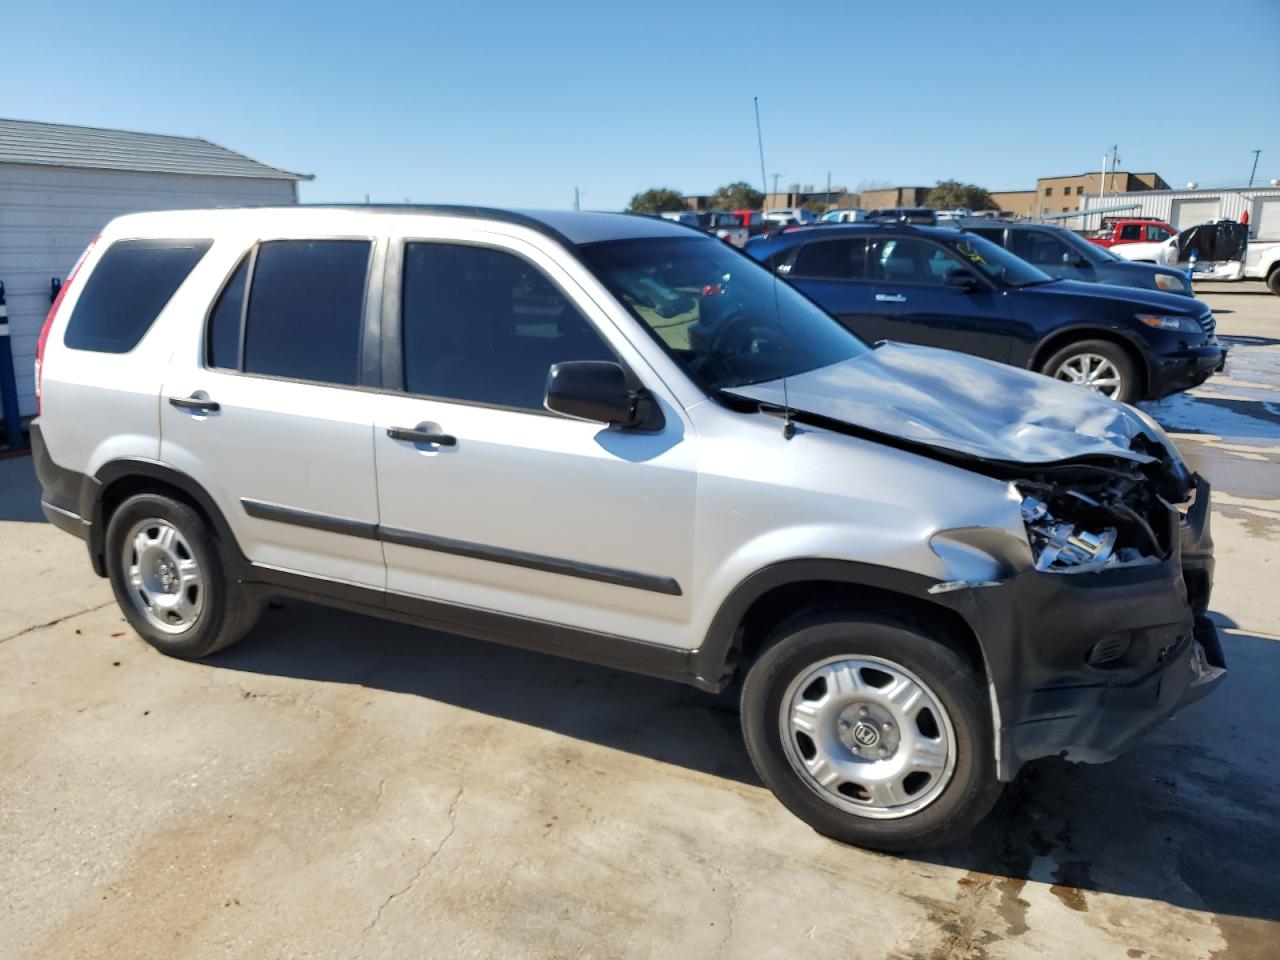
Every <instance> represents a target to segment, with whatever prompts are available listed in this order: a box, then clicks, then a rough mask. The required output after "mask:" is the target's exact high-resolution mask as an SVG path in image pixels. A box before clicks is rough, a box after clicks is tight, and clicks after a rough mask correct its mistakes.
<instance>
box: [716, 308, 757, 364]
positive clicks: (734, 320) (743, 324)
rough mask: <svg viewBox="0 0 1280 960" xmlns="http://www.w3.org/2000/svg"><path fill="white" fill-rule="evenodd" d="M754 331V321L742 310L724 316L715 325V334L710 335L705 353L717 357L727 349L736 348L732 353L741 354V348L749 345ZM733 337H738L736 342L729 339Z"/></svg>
mask: <svg viewBox="0 0 1280 960" xmlns="http://www.w3.org/2000/svg"><path fill="white" fill-rule="evenodd" d="M754 329H755V321H754V320H752V319H751V316H750V315H749V314H747V313H746V312H745V311H744V310H741V309H738V310H735V311H733V312H732V313H728V314H726V315H725V316H723V317H721V318H720V322H719V323H718V324H717V325H716V331H715V333H713V334H712V335H711V342H710V343H709V344H708V345H707V353H709V354H711V355H712V356H715V357H718V356H720V355H721V354H723V353H724V352H725V350H726V348H728V347H732V348H737V349H734V350H733V352H734V353H741V352H742V349H741V348H743V347H746V346H749V345H750V342H751V334H752V332H753V330H754ZM734 335H737V336H738V337H739V340H738V341H736V342H734V341H731V340H730V337H731V336H734Z"/></svg>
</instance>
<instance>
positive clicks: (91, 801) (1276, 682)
mask: <svg viewBox="0 0 1280 960" xmlns="http://www.w3.org/2000/svg"><path fill="white" fill-rule="evenodd" d="M1232 289H1233V291H1237V292H1233V293H1232V295H1231V296H1230V297H1229V298H1227V297H1223V298H1220V299H1219V300H1218V301H1215V300H1213V299H1212V297H1211V298H1210V303H1211V304H1214V303H1216V304H1217V305H1221V306H1224V307H1226V308H1227V309H1230V310H1232V311H1233V312H1232V313H1229V314H1228V313H1224V314H1223V315H1222V316H1221V329H1222V330H1223V332H1224V334H1226V335H1236V336H1238V337H1239V341H1238V343H1239V345H1238V346H1237V348H1236V349H1237V354H1236V356H1235V357H1234V358H1233V364H1234V365H1235V369H1236V372H1237V379H1236V382H1233V383H1230V384H1227V385H1226V387H1225V388H1224V391H1225V392H1226V393H1229V399H1230V400H1231V403H1232V406H1231V408H1230V410H1229V414H1230V415H1229V416H1228V415H1227V414H1225V413H1223V412H1222V411H1221V410H1219V411H1218V412H1216V413H1214V414H1213V416H1214V418H1215V419H1214V421H1213V425H1214V427H1215V429H1214V430H1213V431H1207V430H1199V431H1198V432H1197V422H1198V421H1197V420H1196V417H1197V416H1198V412H1197V411H1198V409H1199V408H1198V407H1197V404H1204V403H1207V402H1208V401H1209V400H1212V399H1213V398H1214V396H1215V395H1216V393H1215V391H1217V390H1218V388H1217V387H1216V386H1215V385H1214V384H1213V383H1212V382H1211V383H1210V384H1208V385H1206V387H1205V388H1203V389H1201V390H1197V391H1196V392H1195V395H1194V396H1193V397H1192V398H1190V399H1182V400H1177V401H1176V403H1175V404H1173V405H1168V404H1161V405H1157V406H1156V407H1155V408H1154V410H1155V413H1156V415H1157V416H1161V415H1162V413H1168V414H1169V416H1170V419H1171V421H1176V424H1178V425H1181V427H1180V429H1179V433H1178V439H1179V443H1180V444H1181V445H1182V446H1183V447H1184V448H1185V450H1186V451H1187V452H1188V454H1189V456H1191V458H1192V459H1193V461H1194V462H1195V463H1196V464H1197V466H1198V467H1200V468H1201V469H1203V470H1204V471H1205V472H1206V473H1207V474H1208V475H1209V477H1210V479H1211V480H1212V481H1213V483H1214V485H1215V490H1216V492H1217V494H1218V496H1219V498H1220V499H1219V501H1218V504H1219V506H1218V509H1217V510H1216V512H1215V516H1214V533H1215V537H1216V538H1217V541H1218V558H1219V559H1218V586H1217V589H1216V591H1215V598H1216V599H1215V604H1214V610H1215V613H1216V615H1217V616H1218V617H1219V622H1220V623H1221V624H1223V626H1224V629H1225V643H1226V646H1227V655H1228V657H1229V659H1230V663H1231V667H1232V673H1231V676H1230V677H1229V678H1228V681H1227V684H1226V685H1225V686H1224V687H1223V689H1222V690H1221V691H1220V692H1219V693H1217V694H1216V695H1215V696H1214V697H1213V698H1211V699H1210V700H1207V701H1205V702H1204V703H1202V704H1198V705H1196V706H1194V707H1192V708H1190V709H1188V710H1187V711H1185V712H1184V713H1183V714H1182V715H1181V716H1179V717H1177V718H1176V719H1175V720H1174V721H1172V722H1171V723H1169V724H1168V725H1166V726H1164V727H1162V728H1161V729H1159V730H1158V731H1156V732H1155V733H1154V734H1152V735H1151V736H1150V737H1149V738H1148V739H1147V740H1145V741H1144V742H1143V744H1142V745H1141V746H1140V747H1139V748H1138V749H1136V750H1135V751H1134V752H1133V753H1132V754H1130V755H1129V756H1126V757H1124V758H1122V759H1121V760H1119V761H1117V762H1115V763H1113V764H1109V765H1106V766H1100V767H1072V766H1068V765H1066V764H1062V763H1058V762H1054V761H1047V762H1042V763H1039V764H1035V765H1033V766H1032V767H1031V768H1030V769H1029V770H1028V771H1027V775H1026V776H1025V777H1024V778H1023V780H1021V781H1020V782H1019V783H1018V784H1016V785H1015V786H1014V787H1013V788H1012V789H1011V790H1010V791H1009V792H1008V794H1007V795H1006V798H1005V799H1004V801H1002V803H1001V805H1000V806H999V807H998V808H997V810H996V812H995V814H994V815H993V816H992V817H991V818H989V820H988V821H986V822H984V823H983V824H982V825H981V827H980V828H979V829H978V830H977V831H975V833H974V835H973V836H972V837H971V838H969V839H968V840H967V841H966V842H964V843H962V844H959V845H957V846H956V847H955V848H953V849H950V850H944V851H938V852H936V853H933V854H930V855H928V856H918V857H891V856H884V855H880V854H873V853H868V852H866V851H862V850H856V849H853V848H849V847H843V846H840V845H838V844H835V843H832V842H829V841H827V840H824V839H823V838H821V837H818V836H816V835H815V834H814V833H813V832H812V831H810V830H808V829H807V828H806V827H804V826H803V825H802V824H800V823H799V822H798V821H796V820H795V819H794V818H793V817H791V816H790V815H789V814H788V813H787V812H786V811H785V810H783V809H782V807H781V806H780V805H779V804H777V802H776V801H774V800H773V798H772V797H771V796H770V795H769V794H768V793H767V791H765V790H764V789H763V788H762V787H761V786H760V785H759V784H758V782H757V781H756V779H755V777H754V774H753V773H752V771H751V769H750V766H749V764H748V762H747V760H746V757H745V754H744V752H743V749H742V746H741V740H740V736H739V732H738V729H737V719H736V717H735V716H734V715H733V714H731V713H726V712H724V711H723V710H722V709H720V708H719V707H718V704H717V703H716V702H715V701H713V700H710V699H708V698H705V697H702V696H701V695H700V694H698V693H696V692H695V691H692V690H687V689H685V688H682V687H677V686H674V685H671V684H665V683H661V682H659V681H655V680H649V679H646V678H643V677H635V676H629V675H624V674H619V673H616V672H614V671H610V670H606V669H600V668H595V667H589V666H585V665H581V664H574V663H569V662H566V661H561V660H556V659H553V658H550V657H541V656H537V655H535V654H531V653H527V652H523V651H519V650H511V649H506V648H500V647H492V646H488V645H485V644H479V643H475V642H471V641H466V640H461V639H458V638H454V637H447V636H443V635H439V634H434V633H430V632H427V631H419V630H413V629H410V628H408V627H404V626H399V625H396V624H389V623H382V622H378V621H373V620H368V619H365V618H362V617H358V616H354V615H349V614H343V613H334V612H331V611H326V610H321V609H318V608H312V607H307V606H303V605H286V606H284V607H283V608H281V609H275V610H271V611H269V612H268V613H267V615H266V616H265V618H264V620H263V622H262V624H261V625H260V627H259V628H258V629H257V630H256V631H255V632H254V633H253V634H252V635H251V636H250V637H249V639H248V640H246V641H245V642H244V643H243V644H241V645H239V646H237V647H234V648H232V649H230V650H227V651H224V652H223V653H220V654H218V655H217V656H216V657H214V658H212V659H210V660H209V661H205V662H202V663H185V662H181V661H177V660H170V659H167V658H165V657H162V656H160V655H158V654H156V653H155V652H154V651H152V650H151V649H150V648H149V647H147V646H146V645H144V644H143V643H141V642H140V641H139V640H138V638H137V637H136V636H135V635H134V634H133V633H132V632H131V631H129V630H128V629H127V627H126V625H125V624H124V622H123V620H122V618H121V617H120V615H119V613H118V611H117V610H116V609H115V608H114V606H112V605H111V603H110V599H111V598H110V592H109V590H108V589H107V587H106V584H105V583H104V582H103V581H101V580H98V579H97V578H96V577H94V576H93V574H92V572H91V571H90V569H89V566H88V562H87V560H86V558H85V556H84V548H83V545H82V544H80V543H79V542H78V541H76V540H74V539H72V538H71V537H68V536H66V535H65V534H62V533H61V532H59V531H57V530H55V529H53V528H51V527H50V526H49V525H48V524H46V523H43V522H42V520H41V518H40V514H39V510H38V497H37V488H36V486H35V484H34V480H33V478H32V476H31V472H30V471H31V466H30V461H26V460H9V461H0V573H2V574H3V577H2V579H0V635H3V636H5V637H8V639H7V640H6V642H4V643H2V644H0V729H2V730H3V732H4V735H3V737H0V774H2V775H0V944H3V947H2V948H0V954H2V955H3V956H4V957H5V958H6V960H8V958H14V960H37V958H39V960H77V958H85V960H89V958H92V960H100V958H103V957H113V958H114V957H121V958H130V960H133V958H141V960H151V958H155V960H174V958H200V960H204V958H215V957H216V958H221V960H225V958H246V960H262V958H294V957H298V958H302V957H306V958H313V960H325V958H335V960H336V958H350V957H355V956H363V957H365V958H370V960H378V958H395V960H401V958H404V957H418V956H432V957H493V956H505V957H574V958H606V957H609V958H612V957H653V958H662V960H669V958H671V957H673V956H676V957H686V956H687V957H723V958H726V960H736V958H742V960H758V958H779V960H782V958H786V960H791V958H793V957H795V956H797V955H798V954H803V955H804V956H805V957H806V958H811V960H822V958H832V960H847V958H851V957H858V958H862V957H865V958H881V957H894V958H897V960H943V958H945V960H951V958H957V957H964V958H970V960H1009V958H1021V957H1054V958H1057V957H1062V956H1065V955H1067V954H1068V953H1069V954H1070V956H1071V957H1072V958H1073V960H1111V958H1117V957H1120V958H1125V957H1127V958H1135V960H1137V958H1144V957H1160V958H1162V960H1205V958H1209V957H1217V958H1231V960H1253V958H1258V960H1263V958H1265V960H1274V958H1275V957H1276V956H1277V955H1280V895H1278V894H1277V892H1276V889H1275V884H1274V879H1275V877H1276V876H1280V828H1278V827H1277V824H1276V820H1275V799H1274V798H1275V796H1276V795H1277V793H1278V792H1280V768H1277V766H1276V765H1275V762H1274V757H1273V756H1272V750H1273V747H1272V745H1273V744H1274V743H1275V742H1276V741H1277V740H1280V715H1278V714H1277V712H1276V711H1275V709H1274V707H1273V704H1274V699H1275V691H1276V689H1277V688H1280V659H1278V657H1280V648H1278V647H1277V646H1276V643H1277V640H1280V616H1277V606H1276V601H1275V597H1274V589H1273V588H1272V585H1273V584H1274V583H1275V582H1276V576H1275V564H1276V562H1277V560H1276V558H1277V556H1280V553H1278V552H1277V549H1276V548H1277V545H1278V544H1280V530H1278V529H1277V527H1278V525H1277V524H1275V523H1270V522H1268V521H1269V519H1270V518H1273V517H1274V516H1275V513H1276V502H1277V500H1280V482H1278V481H1277V473H1276V469H1277V463H1276V461H1275V452H1276V450H1277V449H1280V430H1277V428H1276V424H1275V423H1273V422H1272V420H1269V419H1267V418H1266V417H1262V416H1260V417H1257V418H1251V417H1250V416H1249V415H1248V411H1249V409H1250V408H1249V407H1248V406H1245V405H1242V404H1247V403H1249V402H1252V401H1257V402H1258V403H1262V402H1264V396H1265V395H1260V394H1259V393H1258V391H1274V390H1275V389H1276V387H1277V386H1280V366H1277V365H1275V364H1274V363H1273V362H1272V358H1273V356H1275V355H1280V342H1277V341H1280V336H1277V334H1276V333H1275V331H1276V330H1277V329H1280V299H1277V298H1274V297H1270V296H1267V295H1265V294H1258V295H1255V296H1248V295H1241V294H1240V293H1239V292H1238V291H1239V288H1232ZM1269 371H1277V373H1276V376H1275V377H1274V378H1272V379H1268V377H1272V373H1271V372H1269ZM1259 384H1263V385H1264V386H1259ZM1250 398H1252V400H1251V399H1250ZM1260 409H1264V408H1260ZM1175 415H1176V416H1175ZM1218 428H1221V429H1218ZM1227 428H1231V429H1234V430H1236V431H1237V432H1236V433H1234V434H1233V433H1231V432H1229V431H1228V430H1227Z"/></svg>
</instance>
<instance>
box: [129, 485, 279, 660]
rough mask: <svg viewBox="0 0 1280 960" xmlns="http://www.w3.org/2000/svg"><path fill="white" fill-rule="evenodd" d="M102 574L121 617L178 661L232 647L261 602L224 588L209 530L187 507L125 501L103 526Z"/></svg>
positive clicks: (156, 498) (146, 499)
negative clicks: (104, 565)
mask: <svg viewBox="0 0 1280 960" xmlns="http://www.w3.org/2000/svg"><path fill="white" fill-rule="evenodd" d="M106 550H107V557H106V559H107V575H108V577H109V578H110V580H111V588H112V590H113V591H114V592H115V595H116V602H117V603H119V604H120V609H121V611H123V613H124V615H125V618H126V619H127V620H128V621H129V623H130V625H131V626H132V627H133V629H135V630H136V631H138V633H139V634H140V635H141V636H142V638H143V639H144V640H146V641H147V643H149V644H151V645H152V646H153V647H155V648H156V649H157V650H159V651H161V652H162V653H167V654H169V655H170V656H174V657H182V658H183V659H189V660H190V659H196V658H199V657H204V656H208V655H209V654H211V653H213V652H214V651H216V650H221V649H222V648H223V647H226V646H229V645H230V644H232V643H235V642H236V641H237V640H239V639H240V638H241V637H243V636H244V635H245V634H246V633H247V632H248V631H249V630H250V628H251V627H252V626H253V624H254V623H255V622H256V621H257V619H258V614H259V612H260V610H261V603H260V601H259V600H258V599H257V598H255V597H253V596H250V595H249V594H248V593H247V591H245V590H244V589H243V588H241V587H239V586H238V585H237V584H234V583H232V582H230V581H228V579H227V577H226V576H225V574H224V572H223V566H222V558H221V556H220V555H219V553H218V547H217V542H216V541H215V539H214V537H213V535H212V534H211V532H210V530H209V528H208V524H206V522H205V521H204V519H203V518H202V517H201V516H200V514H198V513H197V512H196V511H195V510H193V509H192V508H191V507H189V506H188V505H187V504H185V503H181V502H179V501H177V500H173V499H171V498H169V497H165V496H161V495H159V494H154V493H140V494H137V495H136V496H133V497H130V498H129V499H128V500H126V501H124V503H122V504H120V506H119V507H118V508H117V509H116V511H115V512H114V513H113V514H112V515H111V520H110V522H109V523H108V524H107V537H106Z"/></svg>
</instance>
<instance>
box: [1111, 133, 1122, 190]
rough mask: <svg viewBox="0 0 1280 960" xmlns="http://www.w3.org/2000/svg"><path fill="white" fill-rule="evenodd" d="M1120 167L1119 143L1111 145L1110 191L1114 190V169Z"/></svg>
mask: <svg viewBox="0 0 1280 960" xmlns="http://www.w3.org/2000/svg"><path fill="white" fill-rule="evenodd" d="M1118 169H1120V144H1118V143H1117V144H1113V145H1112V147H1111V192H1112V193H1115V192H1116V171H1117V170H1118Z"/></svg>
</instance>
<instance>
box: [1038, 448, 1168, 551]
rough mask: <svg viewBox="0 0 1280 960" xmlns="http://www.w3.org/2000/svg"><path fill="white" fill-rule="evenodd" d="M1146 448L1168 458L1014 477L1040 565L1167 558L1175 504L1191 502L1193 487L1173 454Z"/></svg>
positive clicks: (1051, 470)
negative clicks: (1169, 459) (1172, 459)
mask: <svg viewBox="0 0 1280 960" xmlns="http://www.w3.org/2000/svg"><path fill="white" fill-rule="evenodd" d="M1147 452H1149V453H1150V454H1152V455H1157V453H1162V454H1164V457H1161V458H1160V459H1157V460H1155V461H1153V462H1150V463H1146V464H1139V463H1134V462H1122V461H1116V462H1112V463H1110V464H1107V465H1102V464H1098V465H1086V464H1084V463H1080V464H1074V465H1071V466H1067V465H1062V466H1060V467H1054V468H1049V469H1046V470H1045V471H1043V472H1041V473H1040V474H1038V475H1034V476H1032V477H1029V478H1019V479H1017V480H1016V481H1015V484H1014V485H1015V486H1016V487H1017V488H1018V491H1019V493H1021V494H1022V520H1023V522H1024V523H1025V524H1026V527H1027V539H1028V541H1029V542H1030V544H1031V553H1032V556H1033V557H1034V558H1035V565H1036V569H1037V570H1040V571H1042V572H1049V573H1085V572H1090V571H1097V570H1102V569H1108V568H1112V567H1119V566H1135V565H1139V564H1145V563H1159V562H1160V561H1162V560H1164V559H1166V558H1167V557H1168V556H1169V554H1170V552H1171V551H1172V549H1173V544H1172V542H1171V540H1172V537H1173V536H1174V535H1175V533H1174V531H1176V529H1177V526H1176V523H1174V522H1172V521H1173V519H1174V517H1175V515H1176V514H1177V513H1178V507H1177V506H1175V504H1182V503H1185V502H1186V501H1187V499H1188V497H1189V496H1190V495H1191V488H1190V484H1189V480H1188V478H1186V477H1185V468H1183V467H1182V465H1181V464H1175V463H1170V462H1169V461H1168V459H1167V458H1168V452H1167V451H1163V450H1161V451H1158V452H1157V451H1156V450H1150V451H1147ZM1171 500H1172V502H1171Z"/></svg>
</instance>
